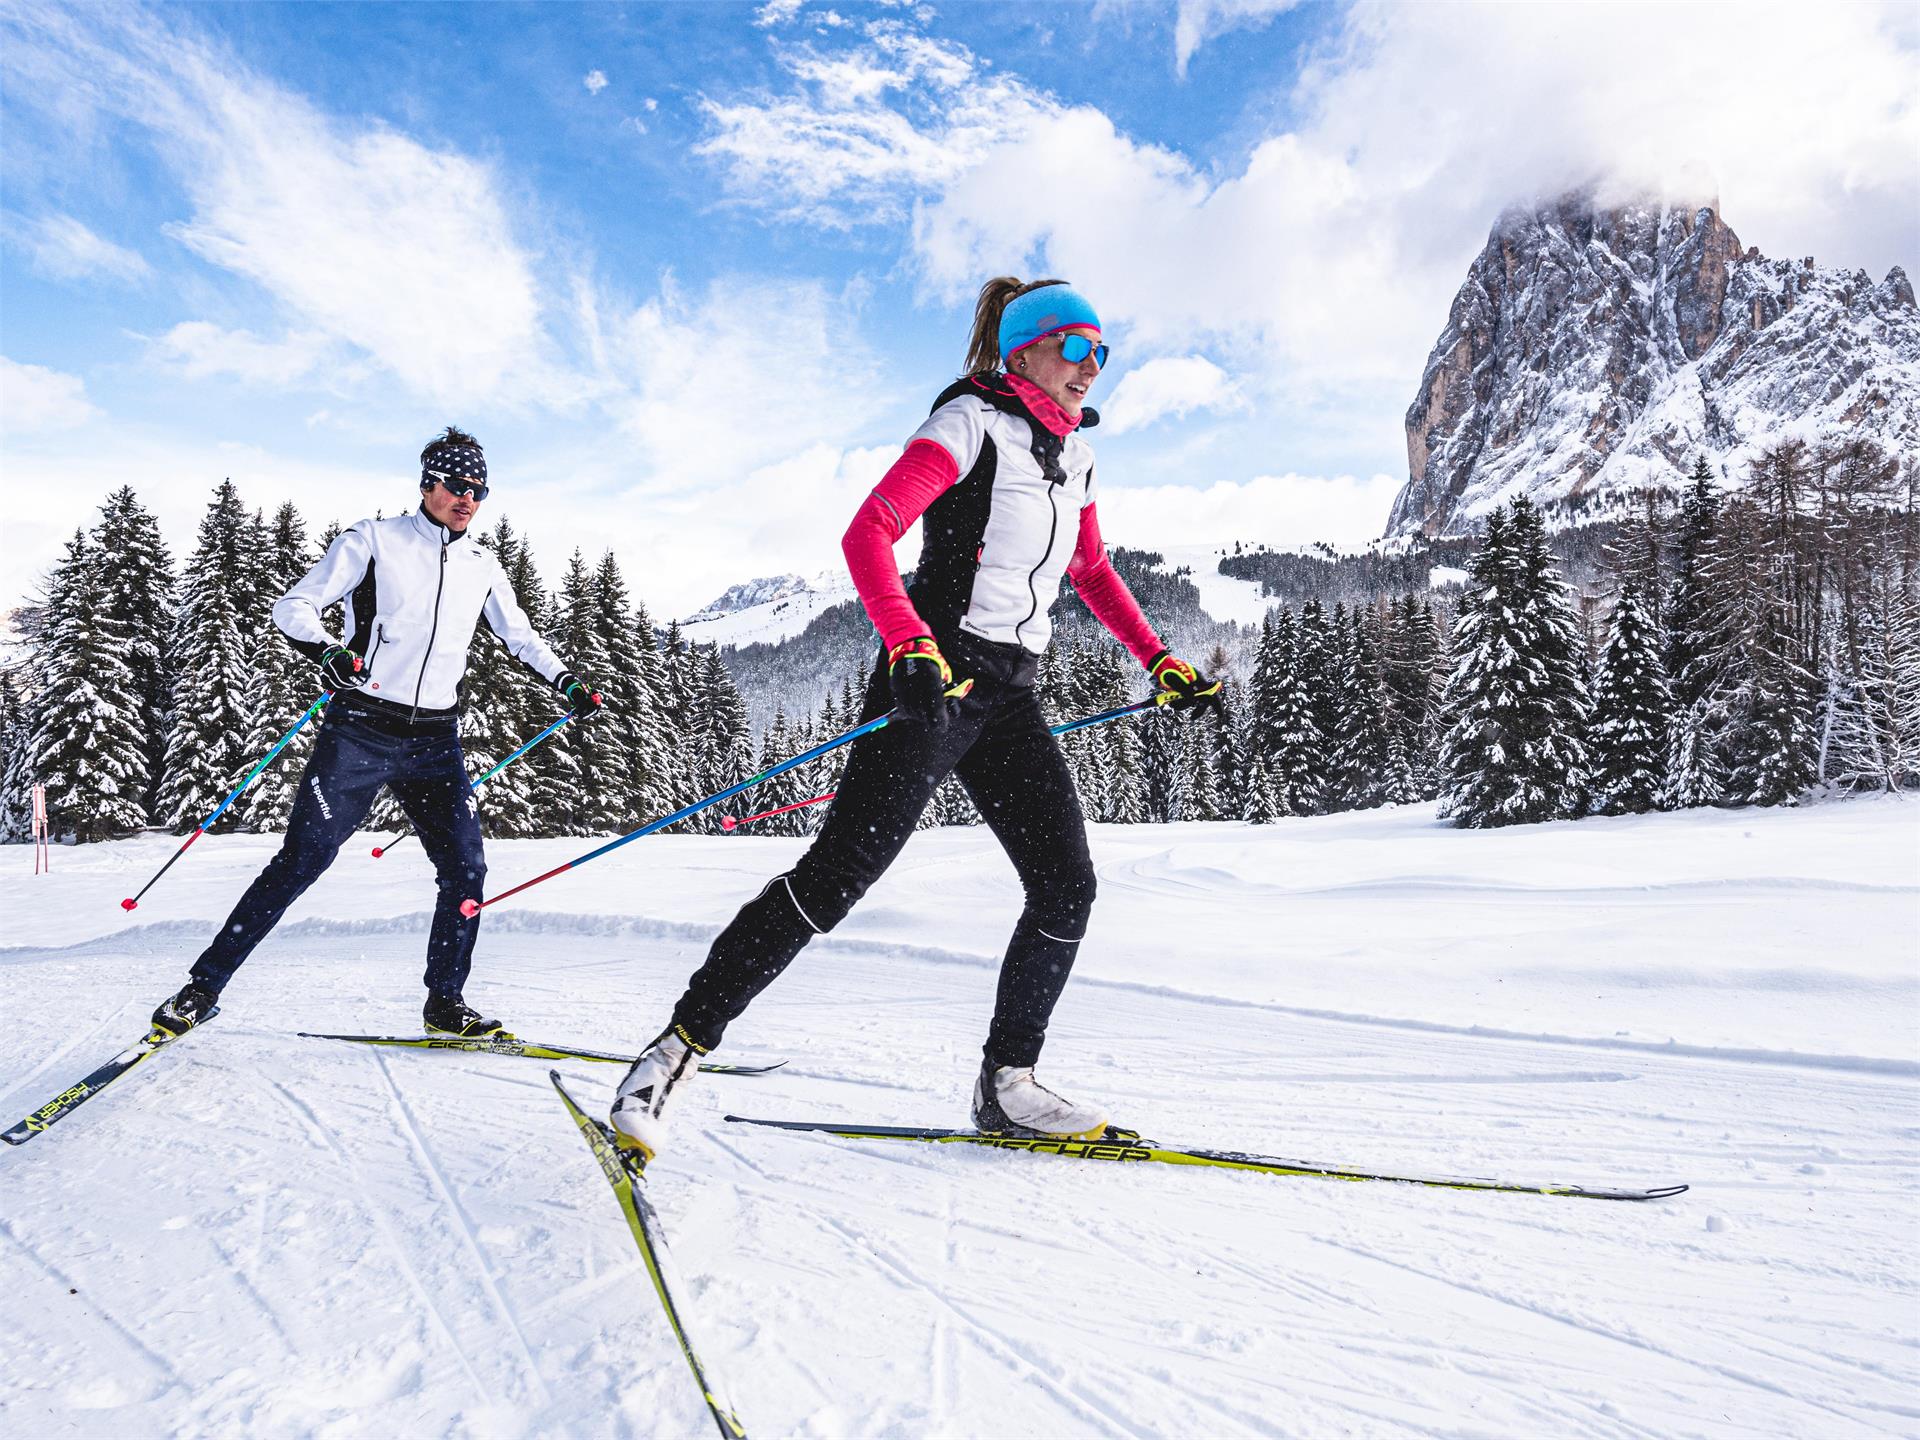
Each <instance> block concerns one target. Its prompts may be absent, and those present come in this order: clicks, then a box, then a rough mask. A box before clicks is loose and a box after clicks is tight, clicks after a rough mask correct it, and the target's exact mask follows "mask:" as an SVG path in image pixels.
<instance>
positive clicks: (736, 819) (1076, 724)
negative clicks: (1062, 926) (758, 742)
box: [720, 691, 1176, 832]
mask: <svg viewBox="0 0 1920 1440" xmlns="http://www.w3.org/2000/svg"><path fill="white" fill-rule="evenodd" d="M1174 698H1176V697H1175V696H1174V695H1173V693H1172V692H1171V691H1169V692H1167V693H1165V694H1161V695H1155V696H1154V697H1152V698H1151V699H1149V700H1142V701H1140V702H1139V703H1138V704H1134V705H1122V706H1121V707H1120V708H1119V709H1117V710H1103V711H1101V712H1100V713H1099V714H1098V715H1087V716H1084V717H1082V718H1081V719H1079V720H1069V721H1067V722H1066V724H1064V725H1055V726H1053V727H1052V728H1050V729H1049V730H1048V731H1047V733H1048V734H1049V735H1065V734H1067V733H1068V732H1069V731H1072V730H1084V729H1086V728H1087V727H1088V726H1089V725H1104V724H1106V723H1107V721H1109V720H1118V719H1120V718H1121V717H1122V716H1123V715H1138V714H1139V713H1140V712H1141V711H1142V710H1151V709H1153V708H1154V707H1155V706H1156V705H1164V704H1166V703H1167V702H1168V701H1169V700H1172V699H1174ZM839 793H840V792H839V791H838V790H829V791H827V793H826V794H824V795H816V796H814V797H813V798H812V799H811V800H796V801H794V802H793V804H791V805H782V806H780V808H779V809H777V810H762V811H761V812H760V813H759V814H758V815H728V816H726V817H724V818H723V819H722V820H721V821H720V828H721V829H722V830H726V831H729V832H731V831H733V830H737V829H739V827H740V826H742V825H751V824H753V823H754V821H756V820H771V819H772V818H773V817H774V816H775V815H784V814H786V813H787V812H788V811H789V810H804V809H806V807H807V806H809V805H818V804H820V803H822V802H823V801H827V800H831V799H833V797H834V796H835V795H838V794H839Z"/></svg>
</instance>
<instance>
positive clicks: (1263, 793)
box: [1240, 751, 1286, 825]
mask: <svg viewBox="0 0 1920 1440" xmlns="http://www.w3.org/2000/svg"><path fill="white" fill-rule="evenodd" d="M1285 813H1286V812H1285V811H1283V810H1282V809H1281V808H1280V806H1279V805H1278V804H1277V803H1275V799H1274V793H1273V787H1272V786H1271V785H1270V784H1268V783H1267V762H1266V759H1265V757H1263V756H1262V755H1261V754H1260V753H1259V752H1258V751H1255V752H1254V753H1253V755H1252V757H1251V759H1250V761H1249V763H1248V766H1247V771H1246V782H1245V784H1244V785H1243V786H1242V788H1241V791H1240V818H1241V819H1242V820H1244V821H1246V822H1247V823H1248V824H1249V825H1271V824H1272V823H1273V822H1274V821H1276V820H1278V819H1280V818H1281V816H1282V815H1284V814H1285Z"/></svg>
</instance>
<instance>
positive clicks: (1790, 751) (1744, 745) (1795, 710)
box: [1735, 606, 1819, 805]
mask: <svg viewBox="0 0 1920 1440" xmlns="http://www.w3.org/2000/svg"><path fill="white" fill-rule="evenodd" d="M1792 652H1793V644H1792V638H1791V636H1790V635H1789V634H1788V629H1787V622H1786V619H1785V616H1784V615H1783V614H1782V612H1781V610H1780V608H1779V607H1777V606H1769V607H1768V608H1767V609H1766V611H1765V612H1764V613H1763V615H1762V617H1761V624H1760V633H1759V634H1758V635H1757V636H1756V637H1755V643H1754V654H1753V668H1752V684H1751V688H1750V689H1749V691H1748V694H1747V697H1746V705H1745V707H1744V713H1743V714H1742V716H1741V720H1742V721H1743V722H1744V723H1742V724H1741V725H1740V726H1739V728H1738V730H1737V732H1736V733H1737V735H1738V736H1739V748H1738V750H1737V752H1736V760H1735V763H1736V765H1737V767H1738V768H1737V770H1736V772H1735V773H1736V774H1737V775H1738V776H1739V778H1740V780H1741V782H1742V783H1744V784H1746V785H1747V790H1746V794H1745V796H1744V799H1745V800H1746V802H1747V803H1748V804H1749V805H1797V804H1799V803H1800V796H1801V795H1803V794H1804V793H1805V792H1806V791H1807V790H1809V789H1810V788H1812V785H1813V782H1814V774H1815V760H1816V756H1817V753H1818V745H1819V739H1818V735H1817V733H1816V731H1815V729H1814V723H1813V697H1812V689H1813V677H1812V676H1810V675H1809V674H1808V673H1807V672H1806V670H1805V669H1804V668H1803V667H1802V666H1801V665H1800V664H1799V662H1798V661H1796V660H1795V659H1794V656H1793V653H1792ZM1735 793H1736V794H1738V793H1739V792H1737V791H1736V792H1735Z"/></svg>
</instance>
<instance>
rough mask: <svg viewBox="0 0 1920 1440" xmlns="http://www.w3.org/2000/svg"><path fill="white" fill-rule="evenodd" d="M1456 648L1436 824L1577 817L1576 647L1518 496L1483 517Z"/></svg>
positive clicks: (1527, 506)
mask: <svg viewBox="0 0 1920 1440" xmlns="http://www.w3.org/2000/svg"><path fill="white" fill-rule="evenodd" d="M1455 640H1456V649H1457V652H1458V653H1459V656H1460V660H1459V663H1458V665H1457V666H1456V667H1455V669H1454V672H1453V676H1452V679H1451V680H1450V681H1449V683H1448V691H1447V710H1448V714H1449V717H1450V720H1451V728H1450V729H1449V731H1448V733H1447V737H1446V741H1445V744H1444V745H1443V747H1442V752H1441V769H1442V775H1443V777H1444V779H1443V783H1444V786H1445V788H1444V790H1443V792H1442V804H1441V814H1442V815H1444V816H1448V817H1450V818H1452V820H1453V821H1454V823H1455V824H1457V825H1459V826H1461V827H1463V828H1486V827H1491V826H1497V825H1514V824H1527V823H1532V822H1536V821H1541V820H1557V819H1566V818H1570V817H1572V816H1574V815H1576V814H1578V813H1579V811H1580V809H1581V808H1582V805H1583V800H1584V794H1585V786H1586V777H1587V771H1588V761H1587V755H1586V748H1585V745H1584V743H1583V740H1582V734H1581V732H1582V730H1583V728H1584V725H1585V720H1586V709H1587V695H1586V688H1585V686H1584V685H1583V684H1582V683H1581V680H1580V677H1579V637H1578V632H1577V626H1576V622H1575V618H1574V616H1573V613H1572V610H1571V607H1570V606H1569V605H1568V603H1567V588H1566V583H1565V582H1564V581H1563V580H1561V579H1560V577H1559V576H1558V574H1556V573H1555V571H1554V568H1553V559H1552V555H1551V553H1550V552H1549V551H1548V549H1547V546H1546V539H1545V532H1544V530H1543V528H1542V527H1541V524H1540V520H1539V513H1538V512H1537V511H1536V510H1535V509H1534V507H1533V505H1532V504H1531V502H1529V501H1528V500H1527V499H1526V498H1525V497H1524V496H1523V497H1521V498H1519V499H1517V500H1515V501H1514V502H1513V504H1512V506H1511V507H1510V508H1509V509H1507V510H1495V511H1494V513H1493V514H1492V515H1491V516H1490V517H1489V518H1488V522H1487V533H1486V538H1485V541H1484V543H1483V544H1482V546H1481V548H1480V552H1479V554H1478V555H1476V556H1475V558H1474V562H1473V568H1472V580H1471V584H1470V586H1469V595H1468V603H1467V604H1466V605H1465V606H1463V608H1462V613H1461V618H1460V621H1459V624H1458V627H1457V629H1456V632H1455Z"/></svg>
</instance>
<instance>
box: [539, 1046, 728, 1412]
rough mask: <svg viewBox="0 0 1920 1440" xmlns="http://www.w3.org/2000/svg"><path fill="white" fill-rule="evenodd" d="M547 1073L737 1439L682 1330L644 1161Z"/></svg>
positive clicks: (706, 1392) (712, 1405) (675, 1281)
mask: <svg viewBox="0 0 1920 1440" xmlns="http://www.w3.org/2000/svg"><path fill="white" fill-rule="evenodd" d="M547 1075H548V1078H549V1079H551V1080H552V1081H553V1088H554V1089H555V1090H558V1091H559V1092H560V1101H561V1103H562V1104H564V1105H565V1106H566V1107H567V1113H568V1114H569V1115H571V1116H573V1123H574V1124H575V1125H577V1126H579V1127H580V1134H581V1135H582V1137H584V1138H585V1140H586V1142H587V1148H588V1149H589V1150H591V1151H592V1152H593V1158H594V1161H595V1162H596V1163H597V1164H598V1165H599V1166H600V1173H601V1174H602V1175H605V1176H606V1177H607V1183H608V1184H609V1185H611V1186H613V1193H614V1195H615V1197H616V1198H617V1199H618V1200H619V1201H620V1213H621V1214H622V1215H624V1216H626V1218H627V1228H628V1229H629V1230H631V1231H633V1238H634V1242H635V1243H636V1244H638V1245H639V1247H640V1257H641V1258H642V1259H643V1260H645V1261H646V1263H647V1275H648V1277H649V1278H651V1279H652V1281H653V1290H654V1293H655V1294H656V1295H658V1296H659V1297H660V1303H661V1305H662V1306H664V1307H665V1309H666V1312H667V1323H668V1324H669V1325H671V1326H672V1327H673V1335H674V1338H675V1339H676V1340H678V1341H679V1342H680V1353H681V1354H682V1355H684V1356H686V1357H687V1364H688V1366H689V1367H690V1368H691V1369H692V1371H693V1378H694V1379H695V1380H696V1381H698V1382H699V1385H700V1394H701V1396H702V1397H703V1398H704V1399H705V1400H706V1402H707V1409H708V1410H710V1411H711V1412H712V1413H713V1420H714V1423H715V1424H716V1425H718V1426H719V1427H720V1433H721V1434H722V1435H724V1436H726V1437H727V1440H741V1437H744V1436H745V1435H746V1433H747V1431H746V1427H745V1426H744V1425H742V1424H741V1423H740V1419H739V1417H738V1416H737V1415H735V1414H734V1413H733V1407H732V1406H731V1405H729V1404H727V1402H726V1401H725V1400H723V1399H721V1398H720V1393H719V1388H718V1387H717V1386H716V1385H715V1384H714V1381H713V1377H712V1376H710V1375H709V1374H708V1373H707V1368H706V1366H704V1365H703V1364H701V1363H700V1356H699V1355H698V1354H697V1353H696V1352H695V1350H694V1348H693V1337H692V1336H691V1335H689V1334H688V1333H687V1317H686V1312H685V1309H684V1308H683V1305H682V1302H681V1300H680V1298H679V1297H680V1296H681V1295H683V1294H684V1293H685V1292H686V1286H685V1285H684V1284H683V1283H681V1280H680V1274H679V1271H678V1270H676V1269H675V1268H674V1264H673V1256H672V1255H671V1254H670V1253H669V1252H668V1250H667V1236H666V1231H665V1230H663V1229H662V1228H661V1225H660V1216H659V1214H658V1213H657V1212H656V1211H655V1210H654V1208H653V1203H652V1202H651V1201H650V1200H648V1199H647V1189H646V1185H645V1184H644V1183H643V1172H644V1171H645V1169H646V1162H645V1161H644V1160H642V1159H641V1158H640V1155H639V1154H638V1152H636V1151H632V1150H628V1149H625V1148H624V1147H622V1146H621V1145H620V1143H619V1142H618V1140H616V1139H615V1137H614V1133H613V1130H612V1129H611V1128H610V1127H609V1126H607V1125H604V1124H602V1123H601V1122H600V1121H598V1120H595V1119H594V1118H593V1117H592V1116H590V1115H588V1114H587V1113H586V1111H584V1110H582V1109H581V1108H580V1107H579V1106H578V1105H577V1104H575V1103H574V1099H573V1096H571V1095H569V1094H568V1093H567V1087H566V1086H565V1085H563V1084H561V1083H560V1072H559V1071H558V1070H549V1071H548V1072H547Z"/></svg>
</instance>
